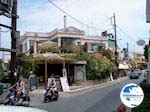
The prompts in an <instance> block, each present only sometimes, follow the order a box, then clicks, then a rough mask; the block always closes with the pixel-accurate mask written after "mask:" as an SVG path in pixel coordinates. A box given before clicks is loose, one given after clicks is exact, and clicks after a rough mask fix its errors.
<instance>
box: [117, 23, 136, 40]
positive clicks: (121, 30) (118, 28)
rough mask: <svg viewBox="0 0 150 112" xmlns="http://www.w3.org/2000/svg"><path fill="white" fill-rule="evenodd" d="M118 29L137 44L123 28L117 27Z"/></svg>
mask: <svg viewBox="0 0 150 112" xmlns="http://www.w3.org/2000/svg"><path fill="white" fill-rule="evenodd" d="M117 28H118V29H119V30H120V31H121V32H122V33H123V34H124V35H125V36H126V37H127V38H129V39H130V40H132V41H133V42H136V41H135V40H134V39H132V38H131V37H130V36H129V35H128V34H127V33H126V32H125V31H124V30H123V29H122V28H121V27H119V26H118V25H117Z"/></svg>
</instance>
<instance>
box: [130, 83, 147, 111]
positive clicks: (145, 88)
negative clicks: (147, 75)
mask: <svg viewBox="0 0 150 112" xmlns="http://www.w3.org/2000/svg"><path fill="white" fill-rule="evenodd" d="M140 86H141V87H142V89H143V92H144V100H143V102H142V104H141V105H140V106H138V107H136V108H133V109H132V112H150V106H149V105H150V85H148V84H144V83H143V84H141V85H140Z"/></svg>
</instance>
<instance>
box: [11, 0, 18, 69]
mask: <svg viewBox="0 0 150 112" xmlns="http://www.w3.org/2000/svg"><path fill="white" fill-rule="evenodd" d="M11 27H12V30H11V49H14V50H16V30H17V0H13V7H12V19H11ZM15 67H16V52H11V61H10V70H11V71H13V70H14V69H15Z"/></svg>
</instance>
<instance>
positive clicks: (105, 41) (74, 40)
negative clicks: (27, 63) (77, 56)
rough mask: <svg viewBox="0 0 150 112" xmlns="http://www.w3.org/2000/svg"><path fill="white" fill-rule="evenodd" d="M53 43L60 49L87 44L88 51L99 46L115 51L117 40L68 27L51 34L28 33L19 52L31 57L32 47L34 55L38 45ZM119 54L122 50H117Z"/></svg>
mask: <svg viewBox="0 0 150 112" xmlns="http://www.w3.org/2000/svg"><path fill="white" fill-rule="evenodd" d="M46 41H53V42H56V43H57V44H58V47H60V46H61V45H63V44H66V45H84V44H85V43H87V45H88V51H89V52H90V51H97V50H98V47H99V45H102V46H104V48H105V49H110V50H112V51H114V50H115V40H114V38H110V37H109V36H87V35H85V32H84V31H83V30H79V29H77V28H74V27H72V26H71V27H66V28H63V29H55V30H53V31H51V32H47V33H40V32H26V33H25V34H24V35H23V36H21V37H20V38H19V39H18V44H17V45H18V52H22V53H25V54H26V55H29V54H30V53H31V52H30V51H31V47H34V53H36V52H37V47H38V43H41V42H46ZM117 52H118V54H119V52H120V49H119V47H118V48H117Z"/></svg>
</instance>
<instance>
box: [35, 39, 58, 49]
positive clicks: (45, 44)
mask: <svg viewBox="0 0 150 112" xmlns="http://www.w3.org/2000/svg"><path fill="white" fill-rule="evenodd" d="M38 48H39V49H45V48H58V44H57V43H56V42H53V41H46V42H42V43H39V44H38Z"/></svg>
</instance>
